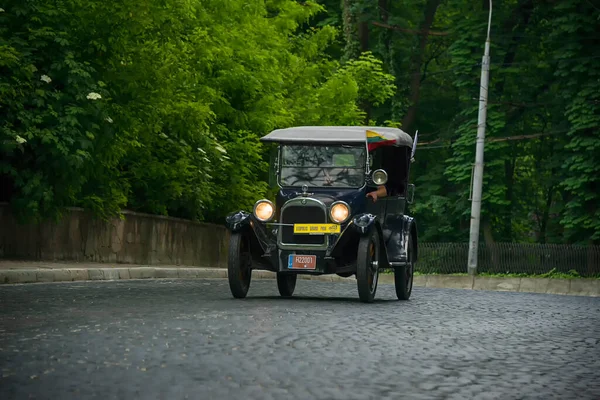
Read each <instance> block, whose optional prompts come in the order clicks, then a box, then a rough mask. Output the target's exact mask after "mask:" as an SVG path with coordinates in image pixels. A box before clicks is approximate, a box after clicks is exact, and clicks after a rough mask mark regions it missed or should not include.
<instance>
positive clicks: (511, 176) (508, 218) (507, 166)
mask: <svg viewBox="0 0 600 400" xmlns="http://www.w3.org/2000/svg"><path fill="white" fill-rule="evenodd" d="M514 147H515V146H514V144H513V145H512V148H513V151H512V152H511V153H512V157H511V159H510V160H506V161H504V174H505V178H506V201H508V206H507V207H506V215H505V219H504V236H505V239H506V241H508V242H512V210H513V197H514V182H515V163H516V161H517V159H516V155H515V151H514Z"/></svg>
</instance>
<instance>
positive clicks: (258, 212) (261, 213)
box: [254, 200, 275, 222]
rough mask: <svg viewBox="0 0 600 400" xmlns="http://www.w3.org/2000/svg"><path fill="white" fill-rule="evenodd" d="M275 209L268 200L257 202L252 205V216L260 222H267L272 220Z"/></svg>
mask: <svg viewBox="0 0 600 400" xmlns="http://www.w3.org/2000/svg"><path fill="white" fill-rule="evenodd" d="M273 214H275V207H273V203H271V202H270V201H269V200H259V201H257V202H256V204H254V216H255V217H256V219H258V220H259V221H262V222H267V221H269V220H270V219H271V218H273Z"/></svg>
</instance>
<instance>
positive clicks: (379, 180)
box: [373, 169, 388, 185]
mask: <svg viewBox="0 0 600 400" xmlns="http://www.w3.org/2000/svg"><path fill="white" fill-rule="evenodd" d="M387 180H388V175H387V172H385V171H384V170H382V169H378V170H377V171H375V172H373V183H374V184H376V185H385V184H386V182H387Z"/></svg>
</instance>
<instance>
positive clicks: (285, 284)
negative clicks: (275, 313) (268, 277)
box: [277, 272, 298, 297]
mask: <svg viewBox="0 0 600 400" xmlns="http://www.w3.org/2000/svg"><path fill="white" fill-rule="evenodd" d="M297 279H298V275H296V274H286V273H285V272H278V273H277V289H279V294H280V295H281V296H282V297H291V296H292V295H293V294H294V289H295V288H296V280H297Z"/></svg>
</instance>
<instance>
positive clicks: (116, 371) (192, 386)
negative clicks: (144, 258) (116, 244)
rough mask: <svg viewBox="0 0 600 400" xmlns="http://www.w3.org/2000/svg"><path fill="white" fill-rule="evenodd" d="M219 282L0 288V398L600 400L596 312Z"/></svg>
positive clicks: (546, 304)
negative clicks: (238, 296)
mask: <svg viewBox="0 0 600 400" xmlns="http://www.w3.org/2000/svg"><path fill="white" fill-rule="evenodd" d="M249 296H250V297H249V298H247V299H246V300H241V301H240V300H234V299H232V298H231V296H230V294H229V288H228V286H227V282H226V281H224V280H187V281H185V280H174V281H166V280H152V281H122V282H100V283H94V282H84V283H80V282H77V283H55V284H35V285H19V286H12V285H11V286H4V287H0V308H1V313H0V367H1V374H2V376H1V378H0V398H1V399H5V400H8V399H28V398H39V399H87V398H98V399H111V398H121V399H134V398H143V399H184V398H189V399H303V400H305V399H360V400H365V399H421V398H422V399H438V398H439V399H446V398H448V399H529V398H532V399H571V398H573V399H576V398H577V399H600V350H599V345H600V343H599V342H600V298H586V297H568V296H552V295H542V294H526V293H501V292H479V291H466V290H465V291H462V290H450V289H446V290H444V289H424V288H415V289H414V292H413V299H412V300H411V301H410V302H399V301H396V300H395V294H394V291H393V286H391V285H380V286H379V289H378V292H377V298H378V299H379V301H376V302H375V303H374V304H362V303H360V302H358V294H357V291H356V286H355V285H353V284H347V283H335V284H331V283H323V282H314V281H312V282H311V281H298V287H297V288H296V296H295V298H293V299H281V298H279V297H278V295H277V289H276V284H275V282H274V281H255V282H253V283H252V287H251V289H250V293H249Z"/></svg>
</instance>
